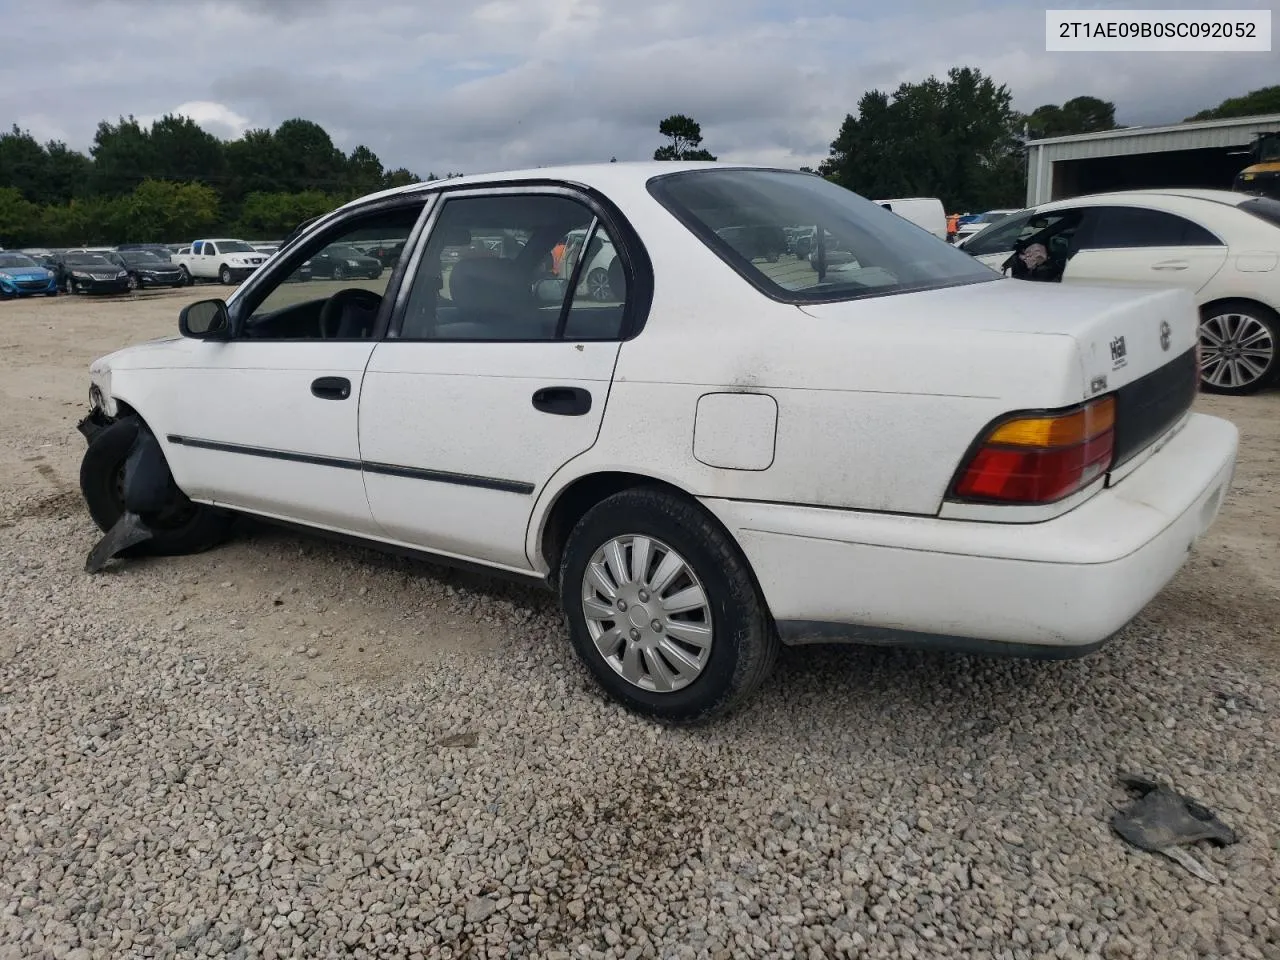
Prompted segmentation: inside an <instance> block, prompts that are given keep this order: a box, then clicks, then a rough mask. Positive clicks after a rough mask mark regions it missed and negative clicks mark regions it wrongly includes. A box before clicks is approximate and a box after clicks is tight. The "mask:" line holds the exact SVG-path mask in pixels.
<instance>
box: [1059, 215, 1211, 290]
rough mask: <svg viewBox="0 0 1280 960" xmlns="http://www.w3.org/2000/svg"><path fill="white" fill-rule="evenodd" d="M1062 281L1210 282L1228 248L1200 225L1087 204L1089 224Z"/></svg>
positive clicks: (1188, 284)
mask: <svg viewBox="0 0 1280 960" xmlns="http://www.w3.org/2000/svg"><path fill="white" fill-rule="evenodd" d="M1075 247H1076V250H1075V254H1074V255H1073V256H1072V257H1071V259H1070V260H1069V261H1068V263H1067V269H1066V272H1065V273H1064V274H1063V278H1062V279H1063V282H1066V283H1075V282H1080V283H1099V282H1102V283H1121V284H1124V285H1125V286H1152V287H1167V286H1176V287H1184V288H1186V289H1188V290H1190V291H1191V292H1192V293H1195V292H1197V291H1198V290H1200V288H1201V287H1203V286H1204V285H1205V284H1206V283H1208V282H1209V281H1210V280H1211V279H1212V278H1213V275H1214V274H1215V273H1217V272H1218V271H1219V270H1220V269H1222V265H1223V264H1224V263H1226V260H1227V247H1226V245H1225V244H1224V243H1223V242H1222V241H1221V240H1219V239H1218V238H1217V237H1216V236H1214V235H1213V234H1212V233H1210V232H1209V231H1208V230H1206V229H1205V228H1204V227H1201V226H1200V225H1199V224H1197V223H1193V222H1192V221H1190V220H1188V219H1186V218H1185V217H1180V216H1176V215H1174V214H1172V213H1167V212H1165V211H1163V210H1151V209H1148V208H1145V207H1129V206H1098V207H1088V208H1085V222H1084V224H1083V226H1082V227H1081V229H1080V231H1079V233H1078V235H1077V237H1076V243H1075Z"/></svg>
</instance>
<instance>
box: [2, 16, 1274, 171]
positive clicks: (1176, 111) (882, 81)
mask: <svg viewBox="0 0 1280 960" xmlns="http://www.w3.org/2000/svg"><path fill="white" fill-rule="evenodd" d="M1198 2H1199V3H1200V5H1201V6H1223V7H1229V6H1230V5H1231V0H1220V2H1219V0H1198ZM1116 3H1118V4H1119V5H1121V6H1125V7H1132V6H1144V5H1148V2H1147V0H1123V2H1121V0H1116ZM355 10H356V8H354V7H351V6H350V5H349V4H346V3H336V2H334V0H193V2H191V3H183V4H176V3H172V2H170V0H43V2H42V3H41V4H39V5H35V4H23V5H17V6H16V7H15V8H14V9H13V10H12V11H11V12H10V14H9V17H8V21H7V23H8V36H9V38H10V40H11V41H13V42H11V43H10V44H9V45H8V46H7V47H6V50H5V56H4V58H2V59H0V117H12V118H13V119H14V120H16V121H17V122H18V123H19V125H22V126H29V127H30V128H31V129H32V131H33V132H37V131H50V132H52V131H56V132H57V134H56V135H59V136H62V137H65V138H66V139H67V141H68V142H69V143H71V144H72V145H74V146H79V147H85V146H87V145H88V143H89V141H90V140H91V138H92V136H93V131H94V129H95V127H96V126H97V123H98V121H99V120H102V119H111V120H114V119H115V118H116V117H118V116H121V115H128V114H134V115H136V116H139V117H155V116H160V115H162V114H163V113H165V112H166V111H172V110H177V111H179V112H182V113H185V114H186V115H188V116H191V117H192V119H193V120H195V121H196V122H197V123H199V124H200V125H201V126H202V127H204V128H205V129H208V130H209V131H210V132H213V133H216V134H218V135H219V136H235V135H238V134H239V133H240V132H241V131H243V130H244V129H245V127H246V126H249V125H253V126H275V125H277V124H278V123H280V122H281V121H283V120H286V119H288V118H290V117H296V116H301V117H306V118H308V119H312V120H315V121H317V122H318V123H320V124H322V125H323V126H324V127H325V128H326V129H327V130H329V131H330V133H331V134H332V135H333V136H334V137H335V139H336V140H337V141H338V145H339V146H340V147H341V148H343V149H344V150H348V151H349V150H350V149H351V148H352V147H354V146H355V145H356V143H365V144H366V145H368V146H369V147H371V148H372V149H373V150H375V151H376V152H377V153H378V154H379V156H380V157H381V158H382V160H383V162H384V163H385V164H386V165H387V166H389V167H395V166H402V165H403V166H407V167H409V168H410V169H413V170H415V171H417V172H419V173H421V174H425V173H427V172H428V171H429V170H434V171H436V172H437V173H439V172H441V171H443V170H464V171H467V172H480V171H484V170H492V169H497V168H501V167H504V166H525V165H542V164H549V163H555V162H561V161H572V160H589V159H602V160H607V159H608V158H609V157H611V156H616V157H617V158H618V159H619V160H624V159H641V158H645V157H648V156H650V155H651V154H652V152H653V149H654V147H656V146H657V145H658V143H659V142H660V137H659V136H658V132H657V124H658V121H659V120H660V119H662V118H663V117H665V116H667V115H668V114H671V113H677V112H679V113H687V114H691V115H692V116H694V117H695V118H696V119H697V120H698V121H700V122H701V124H702V127H703V134H704V136H705V146H707V147H708V148H709V149H710V150H711V151H712V152H713V153H716V154H718V155H719V156H721V157H724V158H725V159H733V160H757V161H762V162H769V163H777V164H782V165H788V166H800V165H801V164H815V163H816V162H818V161H819V160H821V159H822V157H823V156H824V155H825V154H826V152H827V148H828V145H829V143H830V141H831V140H832V139H833V138H834V136H835V134H836V131H837V130H838V128H839V126H840V122H841V121H842V120H843V118H844V115H845V114H846V113H848V112H850V111H854V110H856V106H857V101H858V98H859V97H860V96H861V95H862V93H863V92H865V91H866V90H867V89H870V88H872V87H878V88H880V89H888V90H892V89H893V88H894V87H896V86H897V85H898V84H899V83H901V82H903V81H911V80H919V79H922V78H924V77H925V76H927V75H929V74H930V73H934V74H939V75H940V74H942V73H944V72H945V71H946V69H947V68H948V67H950V66H954V65H969V66H976V67H979V68H981V69H982V70H984V72H987V73H988V74H990V75H991V76H993V77H994V78H995V79H996V80H997V81H998V82H1001V83H1004V84H1006V85H1008V86H1009V88H1010V89H1011V90H1012V92H1013V94H1014V98H1015V105H1016V106H1017V107H1019V108H1020V109H1023V110H1031V109H1034V108H1035V107H1036V106H1038V105H1040V104H1042V103H1047V102H1061V101H1062V100H1065V99H1067V98H1069V97H1072V96H1077V95H1080V94H1091V95H1094V96H1099V97H1103V98H1105V99H1108V100H1113V101H1115V102H1116V104H1117V107H1118V111H1117V112H1118V119H1119V120H1120V121H1121V122H1122V123H1154V122H1161V121H1176V120H1180V119H1182V118H1183V117H1185V116H1188V115H1189V114H1191V113H1193V112H1195V111H1196V110H1199V109H1202V108H1203V107H1206V106H1212V105H1214V104H1216V103H1217V102H1219V101H1221V100H1222V99H1224V98H1225V97H1228V96H1233V95H1237V94H1240V93H1244V92H1246V91H1248V90H1251V89H1255V88H1257V87H1260V86H1264V85H1267V84H1270V83H1274V82H1275V77H1276V76H1277V75H1280V55H1278V54H1276V53H1268V54H1201V55H1154V54H1135V55H1103V54H1052V55H1051V54H1046V53H1045V52H1044V13H1043V9H1042V8H1040V7H1034V6H1027V5H1026V4H1023V3H1018V2H1015V0H907V2H899V3H897V4H894V5H879V4H874V5H873V4H871V3H870V2H869V0H700V2H699V3H696V4H690V3H678V2H675V0H651V2H647V3H637V2H636V0H482V2H480V3H477V4H475V5H467V4H458V3H457V2H456V0H417V2H414V0H381V2H379V3H378V4H375V5H369V6H366V7H361V8H359V12H358V14H355V13H353V11H355ZM73 21H74V22H85V23H87V22H92V23H93V24H94V29H95V31H96V32H98V33H101V34H103V35H107V34H109V35H110V36H111V37H112V42H111V43H97V44H88V45H86V44H82V43H80V42H79V41H78V40H77V39H76V36H75V34H73V33H70V32H67V31H61V30H54V31H51V30H49V28H48V25H49V24H50V23H64V22H73ZM33 78H38V79H33ZM33 89H35V90H38V96H32V90H33ZM175 103H176V104H178V106H177V107H174V104H175ZM42 135H43V134H42ZM50 135H54V134H52V133H50Z"/></svg>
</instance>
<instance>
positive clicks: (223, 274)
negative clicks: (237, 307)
mask: <svg viewBox="0 0 1280 960" xmlns="http://www.w3.org/2000/svg"><path fill="white" fill-rule="evenodd" d="M266 260H267V258H266V256H265V255H264V254H261V253H259V252H258V251H257V250H255V249H253V247H251V246H249V244H247V243H245V242H244V241H243V240H225V239H224V240H196V241H195V242H194V243H192V244H191V248H190V249H189V250H183V251H180V252H178V253H175V254H174V255H173V262H174V263H176V264H177V265H178V268H179V269H180V270H181V271H182V274H183V281H184V282H186V283H195V282H197V281H199V280H217V281H218V282H219V283H221V284H224V285H227V284H232V283H239V282H241V281H243V280H244V279H245V278H247V277H248V276H250V275H251V274H252V273H253V272H254V271H255V270H257V269H258V268H259V267H260V266H262V264H263V263H265V262H266Z"/></svg>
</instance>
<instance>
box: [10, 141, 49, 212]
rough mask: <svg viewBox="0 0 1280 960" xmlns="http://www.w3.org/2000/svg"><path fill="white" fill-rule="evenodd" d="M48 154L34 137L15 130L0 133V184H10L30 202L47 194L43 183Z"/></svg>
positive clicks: (41, 198) (45, 199) (39, 199)
mask: <svg viewBox="0 0 1280 960" xmlns="http://www.w3.org/2000/svg"><path fill="white" fill-rule="evenodd" d="M47 166H48V156H47V155H46V154H45V152H44V148H43V147H41V146H40V144H38V143H37V142H36V139H35V137H33V136H31V134H29V133H27V132H26V131H25V130H19V129H18V125H17V124H16V123H15V124H14V125H13V129H12V130H11V131H10V132H9V133H3V134H0V186H4V187H12V188H13V189H15V190H17V191H18V192H19V193H20V194H22V196H23V198H24V199H26V200H28V201H30V202H31V203H44V202H46V201H47V200H48V199H49V198H48V195H47V189H46V184H45V174H46V169H47Z"/></svg>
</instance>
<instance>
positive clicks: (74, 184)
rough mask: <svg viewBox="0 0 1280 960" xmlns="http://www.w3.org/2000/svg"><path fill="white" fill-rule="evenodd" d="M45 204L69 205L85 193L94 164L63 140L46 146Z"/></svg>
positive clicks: (52, 141) (50, 142) (54, 141)
mask: <svg viewBox="0 0 1280 960" xmlns="http://www.w3.org/2000/svg"><path fill="white" fill-rule="evenodd" d="M44 151H45V168H44V169H45V173H44V202H45V203H67V202H68V201H69V200H70V199H71V198H72V197H75V196H79V195H82V194H83V193H84V192H85V189H86V185H87V183H88V180H89V175H90V173H91V172H92V170H93V162H92V161H91V160H90V159H89V158H88V157H86V156H85V155H84V154H83V153H81V152H80V151H79V150H72V149H71V148H70V147H68V146H67V145H66V144H65V143H63V142H62V141H61V140H50V141H49V142H48V143H46V144H45V145H44Z"/></svg>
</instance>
